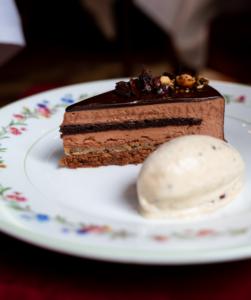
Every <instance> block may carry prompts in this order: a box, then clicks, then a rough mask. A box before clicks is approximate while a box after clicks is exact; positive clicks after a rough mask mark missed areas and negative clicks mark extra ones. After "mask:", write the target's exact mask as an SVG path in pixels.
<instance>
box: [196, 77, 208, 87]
mask: <svg viewBox="0 0 251 300" xmlns="http://www.w3.org/2000/svg"><path fill="white" fill-rule="evenodd" d="M197 83H198V84H200V85H201V84H203V85H208V84H209V79H208V78H206V77H203V76H201V75H200V76H198V80H197Z"/></svg>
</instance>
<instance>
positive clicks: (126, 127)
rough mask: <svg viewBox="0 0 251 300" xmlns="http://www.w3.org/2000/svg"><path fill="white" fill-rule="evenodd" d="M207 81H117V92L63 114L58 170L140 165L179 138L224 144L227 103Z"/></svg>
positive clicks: (169, 76) (146, 77)
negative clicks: (210, 139)
mask: <svg viewBox="0 0 251 300" xmlns="http://www.w3.org/2000/svg"><path fill="white" fill-rule="evenodd" d="M208 83H209V80H208V79H207V78H204V77H202V76H198V77H197V78H195V77H193V76H191V75H189V74H184V73H182V72H180V74H174V73H164V76H160V77H155V78H152V76H151V73H150V72H149V71H148V70H147V69H146V68H145V67H143V70H142V74H141V75H140V76H139V77H138V78H136V79H133V78H131V79H130V81H129V82H124V81H120V82H118V83H117V84H116V87H115V90H112V91H109V92H106V93H104V94H100V95H98V96H94V97H92V98H89V99H87V100H83V101H80V102H78V103H76V104H73V105H71V106H69V107H67V108H66V112H65V114H64V120H63V123H62V125H61V126H60V132H61V133H62V135H61V138H62V139H63V144H64V150H65V153H66V155H67V156H66V157H62V159H61V163H60V165H61V166H64V165H65V166H68V167H71V168H78V167H99V166H107V165H120V166H122V165H126V164H138V163H142V162H143V161H144V160H145V158H146V157H147V156H148V155H149V154H150V153H152V152H153V151H154V150H155V149H156V148H158V147H159V146H160V145H162V144H163V143H165V142H167V141H169V140H170V139H172V138H176V137H179V136H183V135H194V134H201V135H209V136H213V137H215V138H218V139H221V140H224V132H223V125H224V110H225V100H224V98H223V97H222V95H221V94H220V93H219V92H218V91H216V90H215V89H214V88H213V87H211V86H209V85H208Z"/></svg>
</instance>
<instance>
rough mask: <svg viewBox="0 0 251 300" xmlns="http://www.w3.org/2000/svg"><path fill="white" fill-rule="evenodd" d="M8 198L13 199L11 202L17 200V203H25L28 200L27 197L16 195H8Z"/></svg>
mask: <svg viewBox="0 0 251 300" xmlns="http://www.w3.org/2000/svg"><path fill="white" fill-rule="evenodd" d="M19 195H20V194H19ZM6 198H8V199H11V200H16V201H19V202H24V201H26V200H27V199H26V198H25V197H19V196H18V195H16V194H14V195H7V196H6Z"/></svg>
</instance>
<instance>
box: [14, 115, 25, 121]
mask: <svg viewBox="0 0 251 300" xmlns="http://www.w3.org/2000/svg"><path fill="white" fill-rule="evenodd" d="M13 117H14V118H16V119H18V120H19V121H20V120H23V118H24V117H23V116H22V115H13Z"/></svg>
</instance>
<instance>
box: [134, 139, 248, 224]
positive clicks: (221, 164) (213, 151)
mask: <svg viewBox="0 0 251 300" xmlns="http://www.w3.org/2000/svg"><path fill="white" fill-rule="evenodd" d="M244 168H245V166H244V161H243V159H242V157H241V155H240V154H239V152H238V151H237V150H236V149H235V148H234V147H232V146H231V145H229V144H228V143H226V142H223V141H221V140H218V139H216V138H213V137H210V136H204V135H191V136H183V137H179V138H176V139H173V140H171V141H170V142H167V143H165V144H164V145H162V146H161V147H160V148H158V149H157V150H156V151H155V152H154V153H152V154H151V155H150V156H149V157H148V158H147V159H146V161H145V162H144V164H143V166H142V168H141V171H140V174H139V176H138V181H137V192H138V198H139V204H140V213H141V214H142V215H143V216H144V217H146V218H151V219H165V218H184V217H194V216H198V215H203V214H206V213H208V212H213V211H216V210H218V209H220V208H222V207H224V206H225V205H227V204H228V203H229V202H231V201H232V200H233V199H234V198H236V196H237V195H238V194H239V192H240V191H241V190H242V188H243V174H244Z"/></svg>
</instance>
